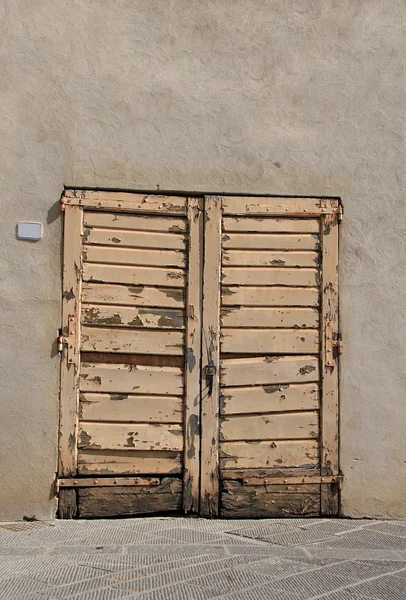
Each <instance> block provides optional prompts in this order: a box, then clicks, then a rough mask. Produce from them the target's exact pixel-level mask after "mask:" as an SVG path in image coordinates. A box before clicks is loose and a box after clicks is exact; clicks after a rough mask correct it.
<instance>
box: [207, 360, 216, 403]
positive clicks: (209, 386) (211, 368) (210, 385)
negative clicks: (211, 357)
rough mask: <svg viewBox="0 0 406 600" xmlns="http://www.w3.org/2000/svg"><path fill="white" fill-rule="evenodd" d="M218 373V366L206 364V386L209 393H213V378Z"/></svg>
mask: <svg viewBox="0 0 406 600" xmlns="http://www.w3.org/2000/svg"><path fill="white" fill-rule="evenodd" d="M215 374H216V367H215V366H214V365H206V366H205V367H204V375H205V377H206V387H207V392H208V395H209V396H211V395H212V393H213V379H214V376H215Z"/></svg>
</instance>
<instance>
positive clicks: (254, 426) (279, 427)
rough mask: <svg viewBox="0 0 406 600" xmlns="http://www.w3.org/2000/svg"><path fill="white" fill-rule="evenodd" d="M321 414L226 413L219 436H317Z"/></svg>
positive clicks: (229, 438)
mask: <svg viewBox="0 0 406 600" xmlns="http://www.w3.org/2000/svg"><path fill="white" fill-rule="evenodd" d="M318 435H319V414H318V413H317V412H316V411H313V412H304V411H303V412H300V413H282V414H277V413H273V414H262V415H235V416H229V417H223V418H222V419H221V426H220V440H224V441H240V440H244V441H250V440H295V439H303V440H304V439H311V438H317V437H318Z"/></svg>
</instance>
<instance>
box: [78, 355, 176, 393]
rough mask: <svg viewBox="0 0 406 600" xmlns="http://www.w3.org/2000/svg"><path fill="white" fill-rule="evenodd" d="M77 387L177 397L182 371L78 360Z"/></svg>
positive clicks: (109, 391)
mask: <svg viewBox="0 0 406 600" xmlns="http://www.w3.org/2000/svg"><path fill="white" fill-rule="evenodd" d="M80 390H81V391H82V392H97V393H98V392H108V393H111V394H156V395H162V396H179V395H181V394H182V393H183V374H182V369H179V368H177V367H147V366H135V365H117V364H97V363H82V364H81V368H80Z"/></svg>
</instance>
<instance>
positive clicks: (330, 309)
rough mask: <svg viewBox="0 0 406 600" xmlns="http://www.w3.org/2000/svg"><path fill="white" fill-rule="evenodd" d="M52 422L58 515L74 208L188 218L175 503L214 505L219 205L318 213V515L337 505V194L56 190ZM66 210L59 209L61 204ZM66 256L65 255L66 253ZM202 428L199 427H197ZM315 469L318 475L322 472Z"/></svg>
mask: <svg viewBox="0 0 406 600" xmlns="http://www.w3.org/2000/svg"><path fill="white" fill-rule="evenodd" d="M61 204H62V210H64V212H65V221H64V243H63V247H64V262H63V289H62V329H61V336H60V339H59V347H60V350H61V387H60V425H59V443H58V446H59V454H58V479H57V491H59V495H60V505H62V506H63V507H64V509H63V512H64V514H65V515H69V516H74V515H75V510H76V509H75V505H76V496H75V486H76V485H77V482H74V478H75V477H76V476H77V436H78V402H79V394H78V385H77V380H78V374H79V366H80V363H79V361H80V318H79V316H80V312H81V273H82V257H81V240H82V236H83V212H84V209H91V210H103V211H109V212H124V213H134V214H136V213H143V212H148V213H149V214H162V215H171V216H174V215H182V216H187V217H188V223H189V244H188V283H187V292H186V294H187V296H186V298H187V299H186V323H187V325H186V343H185V363H186V364H185V383H186V385H185V405H184V439H185V445H184V455H183V467H184V474H183V508H184V512H185V513H189V512H190V513H195V514H200V515H202V516H206V517H212V516H218V514H219V400H220V398H219V393H220V392H219V387H220V379H219V375H220V344H219V342H220V285H221V235H222V217H223V214H227V215H233V216H255V217H258V218H261V217H264V216H275V217H298V216H299V217H318V218H320V221H321V229H320V232H321V235H320V237H321V253H322V275H321V279H322V281H321V290H322V292H321V296H322V302H321V323H322V325H321V328H320V332H321V373H322V377H321V398H322V402H321V412H320V424H321V441H320V454H321V478H320V484H321V514H323V515H332V514H337V513H338V510H339V486H340V471H339V456H338V451H339V442H338V400H339V398H338V366H339V356H338V354H339V350H340V335H339V329H338V273H337V264H338V224H339V222H340V221H341V218H342V207H341V205H340V201H339V199H338V198H297V197H278V196H233V195H221V196H220V195H204V196H202V195H201V196H188V194H187V193H185V194H184V195H183V194H182V195H179V194H174V195H172V194H168V195H165V196H163V195H162V194H139V193H137V192H135V193H129V192H113V191H96V190H88V191H87V190H86V191H85V190H66V191H65V193H64V195H63V197H62V199H61ZM67 207H69V208H68V210H65V208H67ZM68 256H69V260H66V258H67V257H68ZM202 432H203V433H202ZM323 478H324V481H323Z"/></svg>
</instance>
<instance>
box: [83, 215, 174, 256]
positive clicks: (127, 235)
mask: <svg viewBox="0 0 406 600" xmlns="http://www.w3.org/2000/svg"><path fill="white" fill-rule="evenodd" d="M133 218H135V217H133ZM165 221H166V219H165ZM83 239H84V241H85V242H86V244H92V245H103V246H112V247H116V248H122V247H126V248H154V249H156V248H159V249H161V250H185V246H186V239H185V236H184V235H179V234H176V233H160V232H155V231H128V230H126V229H93V228H88V229H86V230H85V233H84V237H83Z"/></svg>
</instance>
